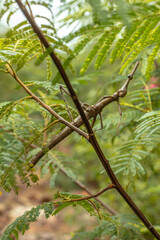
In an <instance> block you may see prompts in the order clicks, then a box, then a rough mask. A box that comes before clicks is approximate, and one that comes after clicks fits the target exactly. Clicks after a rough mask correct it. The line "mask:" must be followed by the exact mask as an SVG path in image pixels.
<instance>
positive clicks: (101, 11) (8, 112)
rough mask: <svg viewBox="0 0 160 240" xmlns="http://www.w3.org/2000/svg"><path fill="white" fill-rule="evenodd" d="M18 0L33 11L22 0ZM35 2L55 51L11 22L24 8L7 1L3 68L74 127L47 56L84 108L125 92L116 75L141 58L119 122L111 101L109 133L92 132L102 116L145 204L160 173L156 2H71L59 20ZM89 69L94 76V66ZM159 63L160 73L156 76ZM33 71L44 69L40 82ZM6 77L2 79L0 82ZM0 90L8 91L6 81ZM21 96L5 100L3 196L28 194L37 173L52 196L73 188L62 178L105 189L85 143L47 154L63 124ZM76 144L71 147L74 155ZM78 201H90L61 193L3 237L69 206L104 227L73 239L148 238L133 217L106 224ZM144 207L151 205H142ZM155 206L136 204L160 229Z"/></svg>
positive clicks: (116, 159) (0, 121)
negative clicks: (64, 73) (63, 73)
mask: <svg viewBox="0 0 160 240" xmlns="http://www.w3.org/2000/svg"><path fill="white" fill-rule="evenodd" d="M22 2H23V3H25V4H26V5H27V2H26V1H22ZM29 4H30V6H31V9H32V6H39V5H40V6H41V7H45V8H46V9H47V10H48V16H43V15H41V14H39V15H35V16H34V17H35V20H36V21H38V20H39V19H40V20H41V21H42V20H43V24H39V25H40V27H41V30H42V32H43V34H44V36H45V37H46V39H47V40H48V41H49V43H50V48H48V49H47V50H45V49H44V47H43V46H42V44H41V43H40V41H39V39H38V37H37V36H36V34H35V33H34V32H33V30H32V28H31V26H30V24H29V23H28V22H27V21H26V20H24V21H21V20H20V22H19V23H16V24H15V25H14V24H13V21H12V19H13V17H14V16H16V14H17V13H18V12H19V8H18V6H17V4H16V3H15V1H13V0H9V1H3V2H2V3H1V9H0V18H1V19H2V20H3V19H5V18H6V23H7V24H8V26H9V30H8V31H7V33H6V35H5V36H3V37H1V38H0V71H2V72H5V74H6V75H9V73H8V72H7V69H6V66H7V64H8V63H9V64H10V66H12V67H14V69H15V72H18V71H19V72H18V76H19V77H20V78H22V81H23V83H24V84H25V86H26V87H28V88H30V89H31V91H32V92H33V93H34V94H35V95H36V96H38V97H39V98H40V99H42V101H44V102H45V103H46V104H47V105H48V106H50V107H51V108H53V109H54V110H55V111H56V112H57V113H58V114H59V115H60V116H62V117H63V118H64V119H66V120H67V121H70V118H69V116H68V112H67V111H66V105H65V103H64V101H63V98H62V96H61V95H60V90H59V88H60V83H61V82H60V83H57V82H58V81H61V79H60V74H59V73H57V72H55V67H54V66H53V64H52V61H51V59H50V57H49V53H50V52H51V51H54V52H55V53H56V55H57V56H58V58H59V59H60V60H61V62H62V65H63V67H64V69H65V70H67V68H68V67H69V68H70V70H71V72H70V71H69V72H68V73H69V77H70V79H71V82H72V84H73V86H74V87H75V88H76V89H75V90H76V91H77V92H78V95H79V96H80V99H81V101H82V102H84V101H87V102H89V103H91V104H92V105H94V104H95V103H96V102H97V100H98V99H100V98H101V97H102V96H103V95H110V94H113V93H114V92H116V91H117V90H118V89H120V88H121V86H122V85H123V83H124V77H123V76H119V75H118V74H117V72H118V71H119V69H120V73H122V72H124V73H125V74H128V73H130V71H131V67H132V65H133V64H132V63H134V62H135V61H136V60H137V59H138V60H140V68H139V72H138V73H137V72H136V74H135V75H134V79H133V81H131V82H130V84H129V89H128V93H127V96H126V97H125V98H124V99H120V105H121V108H122V119H121V122H119V120H120V116H119V113H118V108H117V106H116V105H115V106H114V104H113V105H112V106H111V107H110V106H107V110H104V111H103V112H102V116H103V126H104V128H103V129H102V130H100V131H96V130H98V129H100V125H101V122H100V119H99V118H98V117H99V116H98V117H97V121H96V123H95V126H94V130H95V133H96V135H97V137H98V139H99V142H100V144H101V146H102V147H103V148H104V152H105V153H106V156H109V160H110V163H111V165H112V167H113V170H114V171H115V173H116V174H117V175H118V178H119V179H120V182H122V183H123V184H124V186H125V187H126V186H127V187H128V186H131V187H132V188H131V189H132V190H133V188H134V190H135V195H136V194H137V199H142V198H141V190H142V192H143V191H144V192H143V194H144V196H147V197H148V196H151V195H152V193H156V194H159V188H157V189H155V187H154V186H155V185H157V182H158V181H159V178H158V177H159V171H160V168H159V162H158V160H157V159H158V158H159V149H160V148H159V143H160V142H159V139H160V138H159V137H160V112H159V103H160V97H159V96H160V95H159V93H160V88H159V86H160V85H159V84H160V83H159V70H158V68H159V66H157V65H158V64H159V46H160V44H159V40H160V26H159V8H160V4H159V1H147V0H146V1H145V0H144V1H136V0H135V1H129V0H125V1H124V0H120V1H117V0H114V1H106V0H101V1H100V0H97V1H91V0H86V1H85V0H67V1H63V3H62V5H61V6H60V8H59V12H58V13H56V14H57V15H55V16H53V13H52V9H53V1H52V0H47V1H39V0H35V1H29ZM122 5H123V7H122ZM121 7H122V8H121ZM33 9H34V8H33ZM33 15H34V11H33ZM57 16H58V17H60V21H59V23H58V24H59V26H60V27H59V28H62V30H63V27H66V26H67V27H69V28H68V29H70V30H68V33H67V34H66V36H63V37H62V38H60V37H59V31H57V29H56V27H55V26H56V25H54V23H55V19H56V18H55V17H57ZM10 25H11V26H10ZM57 26H58V25H57ZM73 27H74V28H73ZM69 31H70V32H69ZM155 60H156V62H155ZM44 61H45V64H44ZM109 61H110V63H111V64H112V65H110V66H108V65H107V64H106V63H107V62H109ZM119 61H121V64H122V65H121V67H119V65H120V64H119ZM31 63H34V69H32V68H30V67H29V66H28V65H29V64H31ZM154 63H155V64H154ZM93 64H94V67H95V69H96V71H93V69H92V68H93ZM153 65H155V67H154V68H155V71H152V68H153ZM40 68H41V70H40ZM36 69H38V72H40V73H39V75H38V73H37V72H36V71H37V70H36ZM42 69H45V74H46V77H44V76H43V74H41V73H43V70H42ZM87 71H88V74H86V72H87ZM77 72H80V74H81V75H83V76H77V75H76V76H74V78H73V73H74V74H77ZM41 75H42V76H41ZM151 77H152V78H153V79H152V78H151ZM5 80H6V79H5V77H4V80H3V79H2V81H3V82H4V81H5ZM153 80H154V81H155V82H154V83H153V82H152V81H153ZM7 81H8V82H7V83H8V85H10V81H14V79H12V80H11V79H10V78H7ZM61 85H62V84H61ZM1 86H2V88H3V84H1ZM63 87H64V86H63ZM19 89H20V87H17V90H19ZM5 91H6V89H5ZM11 95H12V93H11ZM65 97H66V101H67V104H68V107H69V109H70V111H71V114H72V115H73V118H74V119H75V118H76V117H77V116H78V113H77V110H76V109H75V108H74V107H73V105H72V104H71V103H70V102H71V101H70V97H69V96H68V95H67V94H65ZM15 99H16V100H14V101H12V100H11V98H9V99H8V100H7V101H6V102H2V103H0V185H1V187H2V188H3V189H4V190H5V191H8V192H10V191H12V190H13V191H15V192H16V193H17V194H18V192H19V190H20V184H19V181H21V183H23V184H24V185H25V186H27V187H31V185H32V184H35V183H37V182H38V181H39V176H38V174H37V172H36V170H37V169H40V176H41V177H44V175H46V174H50V187H51V188H52V189H55V188H56V187H57V185H58V184H59V182H60V183H61V184H60V185H61V186H62V187H64V185H65V184H67V183H66V181H65V179H64V178H63V177H60V178H61V179H60V180H59V176H61V175H60V174H62V173H63V174H64V175H65V177H67V178H69V179H70V180H71V181H72V182H73V183H75V184H77V183H79V181H78V179H80V180H82V181H84V182H86V185H87V186H89V185H91V187H93V188H94V189H95V188H97V189H98V188H101V187H102V186H103V185H105V186H106V176H104V174H100V172H102V171H101V170H102V169H101V167H99V165H98V164H97V159H96V158H95V153H94V152H93V149H92V148H91V146H90V145H89V144H88V143H87V142H86V141H85V140H82V139H80V138H79V135H77V134H72V137H71V138H70V140H68V141H69V143H68V142H67V143H68V144H69V145H68V146H67V151H66V154H64V153H61V152H60V151H58V150H56V151H55V150H50V151H48V148H47V150H46V149H45V146H46V144H47V143H48V142H50V141H51V140H52V139H53V138H54V137H57V136H58V135H57V134H59V133H60V132H61V131H63V129H64V127H65V125H64V124H61V123H60V122H59V121H56V119H55V117H53V116H50V114H49V113H48V112H47V111H46V110H45V109H43V108H42V107H41V106H40V105H39V104H38V103H37V102H35V101H34V99H32V98H31V97H22V98H20V97H19V95H18V94H17V96H16V98H15ZM81 128H82V129H83V128H84V127H83V126H82V127H81ZM118 128H119V129H118ZM118 132H119V133H118ZM13 146H14V147H13ZM71 146H73V147H74V149H72V152H71V150H70V147H71ZM42 149H43V151H44V152H45V156H44V157H43V158H42V159H41V161H39V163H38V164H37V165H36V168H34V167H33V165H32V164H31V163H30V161H31V159H32V157H34V156H35V155H36V154H37V153H39V151H40V150H42ZM64 149H65V147H64ZM62 150H63V149H62ZM64 151H65V150H64ZM71 153H72V157H71V156H70V154H71ZM85 178H86V179H85ZM144 179H145V181H144ZM148 179H150V182H151V184H150V183H149V181H148ZM137 183H138V184H137ZM152 183H153V185H152ZM148 185H150V186H148ZM58 187H59V186H58ZM74 187H75V186H74ZM103 187H104V186H103ZM64 188H65V187H64ZM67 188H68V185H67ZM83 189H84V188H83ZM63 191H66V190H65V189H64V190H63ZM69 191H70V190H69ZM147 191H148V192H147ZM107 194H108V192H107ZM82 197H84V195H78V194H72V193H69V192H60V193H59V192H58V193H57V194H56V195H55V201H56V208H55V207H54V204H53V201H52V202H49V203H43V204H42V205H38V206H36V207H34V208H32V209H31V210H30V211H27V212H25V213H24V214H23V215H22V216H21V217H18V218H17V219H16V220H15V221H14V222H13V223H11V224H10V225H9V226H8V227H7V229H6V230H5V231H4V234H3V236H2V239H6V240H8V239H12V238H13V236H14V237H15V239H18V237H19V233H21V234H24V233H25V231H26V230H28V229H29V225H30V223H31V222H34V221H37V219H38V217H39V215H40V212H41V211H44V213H45V216H46V218H48V217H49V216H51V215H56V214H57V213H59V212H61V210H63V209H65V208H66V207H67V206H72V207H77V206H81V207H82V208H83V209H84V210H85V211H86V212H88V213H89V214H90V215H91V216H98V218H101V219H102V221H100V223H99V220H98V218H96V224H99V226H98V227H96V228H95V229H93V230H91V231H90V232H87V231H86V229H84V231H82V229H80V231H79V232H77V233H74V235H73V238H72V240H80V239H86V240H87V239H89V240H92V239H93V240H94V239H96V238H98V239H106V238H107V239H108V238H110V239H112V240H115V239H122V240H131V239H137V240H138V239H143V233H142V232H141V225H140V224H139V223H138V221H137V219H136V218H134V217H133V216H128V215H122V214H120V215H117V216H114V217H113V216H112V217H110V216H109V215H108V214H106V213H105V212H104V209H100V205H99V203H97V201H96V200H93V199H90V200H83V201H76V199H78V198H82ZM114 199H115V195H114V194H113V193H110V194H108V198H104V201H109V202H110V204H111V205H112V204H113V206H114V207H115V208H117V209H118V212H127V211H128V209H125V206H122V204H121V202H120V201H119V200H118V198H117V199H116V201H115V200H114ZM147 200H148V202H147ZM145 201H146V202H147V203H146V205H147V204H148V205H147V206H143V204H142V202H143V203H144V202H145ZM54 203H55V202H54ZM152 204H153V203H152V200H150V199H145V200H144V199H143V201H141V202H139V205H140V207H142V208H144V209H145V211H146V212H147V214H148V215H149V216H150V218H151V219H152V220H153V222H156V219H157V213H158V212H159V208H158V206H159V200H154V204H155V209H156V210H155V212H154V211H152V212H150V206H151V205H152ZM61 214H63V212H62V213H61ZM80 228H81V227H80ZM146 239H150V236H148V235H146Z"/></svg>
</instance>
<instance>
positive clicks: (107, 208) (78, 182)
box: [57, 165, 117, 215]
mask: <svg viewBox="0 0 160 240" xmlns="http://www.w3.org/2000/svg"><path fill="white" fill-rule="evenodd" d="M57 166H58V165H57ZM58 168H59V170H60V171H61V172H62V173H63V174H64V175H65V176H67V177H68V178H70V179H71V180H72V181H73V182H74V183H75V184H76V185H77V186H79V187H80V188H81V189H83V190H84V191H85V192H87V193H88V194H89V195H93V194H92V192H91V191H90V190H89V188H87V187H86V186H85V185H84V184H82V183H81V182H80V181H78V180H73V179H72V178H71V177H70V176H69V175H68V174H67V172H66V171H65V170H64V169H63V167H59V166H58ZM94 198H95V199H96V200H97V201H98V202H99V203H100V204H101V205H102V206H103V207H104V208H105V209H106V210H107V211H108V212H109V213H111V214H112V215H117V212H116V211H115V210H114V209H113V208H111V207H110V206H108V205H107V204H105V203H104V202H102V201H101V200H100V199H99V198H98V197H94Z"/></svg>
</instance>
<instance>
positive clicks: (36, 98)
mask: <svg viewBox="0 0 160 240" xmlns="http://www.w3.org/2000/svg"><path fill="white" fill-rule="evenodd" d="M6 68H7V70H8V73H9V74H10V75H11V76H12V77H13V78H14V79H15V80H16V81H17V82H18V83H19V84H20V85H21V86H22V88H23V89H24V90H25V91H26V92H27V93H28V94H29V95H30V96H31V97H32V98H33V99H34V100H35V101H36V102H38V103H39V104H40V105H41V106H42V107H43V108H45V109H46V110H47V111H48V112H50V113H51V114H52V115H53V116H55V117H56V118H57V119H58V120H59V121H60V122H61V123H63V124H65V125H66V126H68V127H70V128H72V129H73V130H74V131H76V132H77V133H79V134H80V135H82V136H83V137H85V138H86V139H87V140H89V138H88V135H87V134H86V133H85V132H83V131H82V130H81V129H79V128H77V127H76V126H74V125H73V124H71V123H70V122H68V121H66V120H65V119H64V118H62V117H61V116H59V115H58V114H57V113H56V112H55V111H54V110H53V109H52V108H50V107H49V106H48V105H46V104H45V103H44V102H42V101H41V100H40V99H39V98H38V97H37V96H36V95H35V94H33V93H32V91H31V90H30V89H29V88H28V87H26V86H25V84H23V82H22V81H21V80H20V79H19V78H18V76H17V74H16V73H15V71H14V69H13V67H12V66H11V65H10V64H9V63H7V64H6Z"/></svg>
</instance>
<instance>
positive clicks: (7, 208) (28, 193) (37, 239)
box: [0, 178, 96, 240]
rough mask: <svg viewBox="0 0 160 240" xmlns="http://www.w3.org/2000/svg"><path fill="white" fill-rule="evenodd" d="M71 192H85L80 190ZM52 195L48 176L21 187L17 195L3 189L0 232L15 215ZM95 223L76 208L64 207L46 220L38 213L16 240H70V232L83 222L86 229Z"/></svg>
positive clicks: (50, 198)
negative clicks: (27, 228)
mask: <svg viewBox="0 0 160 240" xmlns="http://www.w3.org/2000/svg"><path fill="white" fill-rule="evenodd" d="M54 193H55V191H54ZM74 193H79V194H85V193H84V192H81V191H79V192H75V191H74ZM53 195H54V194H53V191H51V189H50V188H49V179H48V178H44V179H41V180H40V181H39V184H38V185H37V184H34V185H33V186H31V187H30V188H24V187H22V189H21V190H20V192H19V194H18V195H16V194H15V193H14V192H11V193H6V192H3V194H2V195H1V196H0V234H2V233H3V232H4V230H5V228H6V227H7V226H8V224H10V223H11V222H13V221H14V220H15V219H16V218H17V217H18V216H21V215H23V213H24V212H25V211H27V210H30V209H31V208H32V207H34V206H36V205H38V204H42V203H43V202H48V201H50V200H52V199H53ZM95 222H96V221H95V219H94V218H91V217H90V216H89V214H87V213H86V212H85V211H83V210H82V209H80V208H77V207H76V209H75V208H72V207H68V208H66V209H64V210H63V211H61V212H60V213H58V214H57V215H56V216H52V217H50V218H49V219H46V218H45V216H44V213H43V212H42V213H41V214H40V217H39V218H38V221H37V222H35V223H32V224H30V229H29V230H28V231H27V232H25V235H23V236H20V240H70V239H71V238H72V236H73V232H76V231H78V230H80V229H84V228H86V225H89V226H90V227H89V229H90V228H92V227H93V225H95Z"/></svg>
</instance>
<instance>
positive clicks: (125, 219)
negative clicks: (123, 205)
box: [72, 215, 143, 240]
mask: <svg viewBox="0 0 160 240" xmlns="http://www.w3.org/2000/svg"><path fill="white" fill-rule="evenodd" d="M111 219H112V221H113V222H111V221H102V222H101V224H100V226H99V227H97V228H95V229H94V230H93V231H91V232H80V233H76V234H75V235H74V237H73V238H72V240H81V239H86V240H94V239H96V238H98V239H105V237H106V236H109V237H110V239H112V240H114V239H122V240H132V239H135V240H136V239H140V238H141V235H140V225H139V223H138V221H137V219H136V218H135V217H134V216H132V215H120V216H116V217H112V218H111ZM115 222H116V223H117V224H115ZM141 239H143V238H141Z"/></svg>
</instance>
